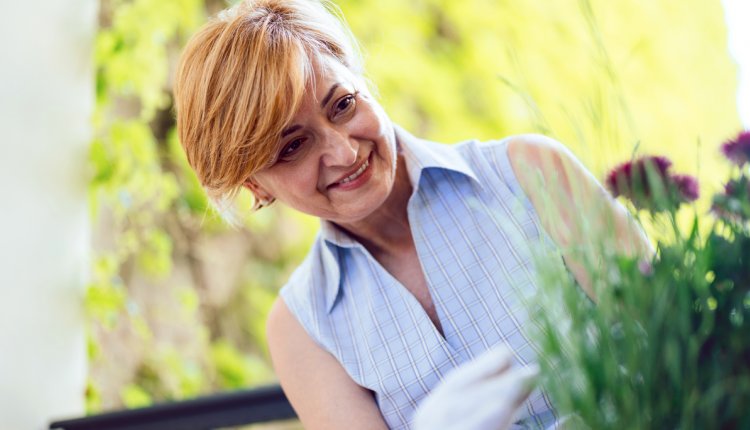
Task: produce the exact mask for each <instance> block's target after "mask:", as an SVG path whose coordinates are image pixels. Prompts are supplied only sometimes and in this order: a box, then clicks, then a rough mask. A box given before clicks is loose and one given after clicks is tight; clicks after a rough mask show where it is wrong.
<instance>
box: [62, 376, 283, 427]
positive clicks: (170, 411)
mask: <svg viewBox="0 0 750 430" xmlns="http://www.w3.org/2000/svg"><path fill="white" fill-rule="evenodd" d="M296 417H297V415H296V414H295V413H294V410H293V409H292V406H291V405H290V404H289V400H287V398H286V396H285V395H284V393H283V392H282V391H281V387H279V386H278V385H275V386H269V387H261V388H256V389H253V390H243V391H234V392H230V393H222V394H215V395H212V396H206V397H199V398H196V399H191V400H185V401H180V402H173V403H164V404H157V405H154V406H150V407H146V408H139V409H130V410H123V411H115V412H108V413H103V414H100V415H92V416H88V417H83V418H75V419H69V420H64V421H57V422H53V423H52V424H50V426H49V428H50V430H210V429H219V428H223V427H231V426H240V425H248V424H258V423H267V422H271V421H281V420H288V419H292V418H296Z"/></svg>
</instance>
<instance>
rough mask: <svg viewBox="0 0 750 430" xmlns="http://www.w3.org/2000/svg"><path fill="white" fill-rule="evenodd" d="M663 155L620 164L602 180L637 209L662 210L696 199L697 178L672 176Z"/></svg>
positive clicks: (667, 161) (669, 165)
mask: <svg viewBox="0 0 750 430" xmlns="http://www.w3.org/2000/svg"><path fill="white" fill-rule="evenodd" d="M671 166H672V162H671V161H670V160H669V159H668V158H666V157H660V156H647V157H641V158H638V159H635V160H633V161H630V162H627V163H623V164H621V165H619V166H617V167H616V168H615V169H613V170H612V171H611V172H610V174H609V175H608V176H607V179H606V181H605V184H606V187H607V189H609V190H610V192H611V193H612V194H613V195H614V196H615V197H618V196H623V197H626V198H627V199H629V200H630V201H631V202H633V205H635V207H636V208H638V209H647V210H651V211H663V210H671V209H675V208H677V206H679V205H680V203H682V202H691V201H694V200H696V199H697V198H698V195H699V188H698V181H696V180H695V178H694V177H692V176H688V175H672V174H671V173H670V172H669V170H670V168H671Z"/></svg>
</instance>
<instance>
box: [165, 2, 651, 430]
mask: <svg viewBox="0 0 750 430" xmlns="http://www.w3.org/2000/svg"><path fill="white" fill-rule="evenodd" d="M332 10H333V9H332V7H331V6H330V5H322V4H320V3H318V2H317V1H305V0H248V1H245V2H242V3H240V4H239V5H237V6H235V7H234V8H232V9H230V10H228V11H226V12H224V13H222V14H221V15H220V16H219V17H218V18H217V19H214V20H213V21H211V22H209V23H208V24H206V25H205V26H204V27H203V29H202V30H201V31H199V32H198V33H197V34H196V35H195V36H194V37H193V38H192V39H191V41H190V43H189V44H188V46H187V48H186V49H185V52H184V53H183V56H182V60H181V63H180V66H179V69H178V73H177V79H176V84H175V100H176V109H177V125H178V132H179V136H180V140H181V142H182V145H183V147H184V149H185V152H186V154H187V157H188V161H189V162H190V165H191V166H192V167H193V169H194V170H195V172H196V174H197V176H198V178H199V179H200V181H201V183H202V184H203V186H204V187H205V188H206V190H207V192H208V193H209V195H210V196H211V197H212V198H213V199H214V200H215V201H217V202H224V201H227V200H228V199H231V197H232V196H233V195H234V193H236V192H237V191H238V190H239V189H240V188H242V187H245V188H247V189H249V190H250V191H251V192H252V193H253V195H254V196H255V200H256V204H255V208H256V209H260V208H262V207H264V206H267V205H269V204H271V203H272V202H273V201H274V200H278V201H280V202H282V203H284V204H286V205H288V206H290V207H292V208H294V209H297V210H299V211H302V212H304V213H307V214H311V215H314V216H317V217H319V218H320V219H321V232H320V235H319V237H318V239H317V240H316V242H315V244H314V245H313V247H312V249H311V251H310V253H309V255H308V256H307V258H306V259H305V261H304V262H303V263H302V265H301V266H300V267H299V268H298V269H297V270H296V271H295V273H294V274H293V275H292V277H291V279H290V280H289V282H288V284H287V285H285V286H284V287H283V288H282V290H281V297H280V298H279V299H278V300H277V301H276V303H275V304H274V306H273V308H272V310H271V313H270V316H269V320H268V328H267V331H268V339H269V346H270V351H271V356H272V360H273V364H274V367H275V369H276V372H277V374H278V377H279V379H280V382H281V385H282V387H283V388H284V390H285V392H286V394H287V396H288V397H289V399H290V401H291V403H292V405H293V406H294V408H295V410H296V411H297V413H298V415H299V416H300V419H301V420H302V422H303V424H305V426H306V428H321V429H351V428H358V429H359V428H372V429H378V428H386V427H390V428H407V427H408V426H409V425H410V422H411V419H412V415H413V412H414V410H415V408H416V407H417V405H418V404H419V403H420V402H421V401H422V400H423V399H424V398H425V397H426V395H427V394H428V393H429V392H430V391H431V390H432V389H433V388H434V387H435V386H436V385H437V384H438V382H440V380H441V379H443V376H444V375H445V373H447V372H448V371H449V370H451V369H453V368H455V367H457V366H459V365H460V364H462V363H464V362H467V361H470V360H471V359H472V358H473V357H475V356H477V355H479V354H481V353H483V352H484V351H487V350H489V349H491V348H492V347H493V346H495V345H505V346H506V347H507V348H509V350H510V351H512V353H513V360H514V362H516V363H517V364H518V365H520V366H525V365H528V364H530V363H533V362H534V358H535V351H534V349H535V347H534V345H533V344H531V343H530V342H529V341H528V339H526V337H525V335H524V334H523V332H522V328H523V326H524V325H525V324H526V323H527V322H528V321H529V319H528V315H526V312H525V310H524V307H523V305H522V301H523V298H524V297H526V296H528V295H529V294H533V292H534V291H535V289H534V288H535V287H534V274H533V265H532V258H533V255H532V252H531V251H530V250H529V249H528V246H526V244H527V242H533V241H540V240H545V239H548V238H549V239H551V243H554V244H555V245H556V246H558V247H559V248H560V249H561V250H563V251H564V250H567V249H579V248H582V247H583V248H585V245H586V243H585V242H584V241H585V239H586V237H587V236H589V235H590V232H586V234H584V231H582V229H583V228H584V227H583V226H586V228H593V229H595V230H596V229H605V228H609V227H610V226H611V225H610V224H608V223H605V222H603V221H601V222H600V221H598V220H605V219H606V220H613V222H614V223H615V224H614V231H616V232H617V235H616V236H617V239H618V241H617V244H616V246H617V247H618V248H619V250H620V251H621V252H628V253H632V252H638V250H643V249H647V248H648V244H647V242H646V241H645V239H644V237H643V235H642V234H641V233H640V231H639V230H638V228H637V227H636V226H634V225H633V224H632V223H631V222H630V221H629V219H628V217H627V215H626V213H625V212H624V210H623V209H622V208H621V207H619V206H618V205H617V204H616V203H615V202H614V201H612V200H611V199H609V198H608V197H607V195H606V193H604V192H603V190H602V188H601V187H600V186H599V184H598V183H597V182H596V181H595V180H594V178H593V177H592V176H591V175H590V174H589V173H588V172H586V170H585V169H584V168H583V167H582V166H581V165H580V163H578V162H577V161H576V160H575V159H574V158H573V157H572V155H571V154H570V153H569V152H568V151H567V150H566V149H565V148H564V147H563V146H562V145H560V144H559V143H557V142H555V141H553V140H551V139H548V138H545V137H542V136H531V135H529V136H517V137H512V138H508V139H505V140H502V141H496V142H489V143H478V142H476V141H469V142H464V143H462V144H459V145H455V146H447V145H439V144H435V143H432V142H427V141H424V140H420V139H417V138H415V137H413V136H411V135H410V134H409V133H407V132H406V131H404V130H402V129H400V128H398V127H397V126H395V125H393V123H392V122H391V121H390V119H389V118H388V116H387V115H386V114H385V112H384V111H383V109H382V108H381V107H380V105H379V104H378V103H377V101H376V100H375V99H374V98H373V96H372V94H371V93H370V91H369V90H368V87H367V85H366V82H365V79H364V78H363V75H362V71H361V67H360V63H359V57H358V55H357V49H356V44H355V43H354V42H353V40H352V38H351V37H350V34H349V31H348V29H347V28H346V26H345V25H344V24H342V22H341V21H340V20H339V19H337V17H336V16H335V15H334V13H333V12H331V11H332ZM540 180H541V181H543V182H544V183H546V184H548V186H551V185H555V184H557V185H559V186H560V188H559V190H560V191H559V192H553V193H551V195H552V198H551V200H548V199H547V198H545V195H546V194H543V192H542V191H544V190H543V188H542V187H540V186H539V181H540ZM571 202H572V204H571ZM543 207H545V210H544V211H542V208H543ZM550 207H551V208H552V210H549V208H550ZM540 213H541V214H547V215H548V216H544V217H543V218H541V219H540V218H539V216H538V214H540ZM591 220H597V221H595V222H590V221H591ZM585 221H589V222H585ZM592 224H593V225H592ZM540 226H541V227H540ZM548 242H549V241H548ZM563 255H564V258H565V263H566V264H567V266H568V268H569V269H570V270H571V272H572V273H573V274H574V275H575V276H576V278H577V280H578V281H579V283H580V284H581V285H582V286H583V287H584V288H587V286H588V281H587V280H586V279H585V275H584V271H583V270H582V267H583V265H582V264H583V261H584V259H585V258H586V255H585V253H584V254H581V253H572V252H564V253H563ZM589 292H590V291H589ZM518 414H519V415H518V417H519V423H520V424H524V425H526V424H528V425H544V426H547V425H552V424H554V422H555V416H554V413H553V412H552V409H551V406H550V404H549V401H548V399H547V398H546V397H545V396H544V395H543V393H540V392H536V393H534V394H532V395H531V396H530V397H529V398H528V400H527V401H526V402H525V403H524V405H523V406H522V408H521V410H520V411H519V412H518Z"/></svg>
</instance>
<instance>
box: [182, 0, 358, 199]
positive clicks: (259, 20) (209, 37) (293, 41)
mask: <svg viewBox="0 0 750 430" xmlns="http://www.w3.org/2000/svg"><path fill="white" fill-rule="evenodd" d="M323 56H330V57H333V58H335V59H336V60H338V61H340V62H341V63H342V64H343V65H344V66H346V67H348V68H349V69H350V70H352V71H353V72H355V73H357V74H361V72H362V69H361V57H360V54H359V49H358V46H357V44H356V42H355V40H354V38H353V37H352V36H351V32H350V31H349V29H348V27H347V26H346V24H345V23H344V21H343V19H342V18H341V13H340V11H339V10H338V9H337V8H336V7H335V6H334V5H333V4H331V3H329V2H327V1H326V0H244V1H241V2H240V3H239V4H237V5H235V6H233V7H231V8H230V9H227V10H225V11H223V12H221V13H220V14H219V15H217V17H216V18H213V19H212V20H210V21H209V22H208V23H206V24H205V25H204V26H203V27H202V28H201V29H200V30H199V31H198V32H197V33H196V34H195V35H194V36H193V37H192V38H191V39H190V41H189V42H188V44H187V46H186V48H185V50H184V51H183V53H182V57H181V59H180V62H179V65H178V68H177V74H176V78H175V84H174V98H175V108H176V111H177V132H178V135H179V138H180V142H181V144H182V147H183V148H184V150H185V153H186V155H187V159H188V162H189V164H190V166H191V167H192V168H193V170H195V173H196V174H197V176H198V179H199V180H200V182H201V184H202V185H203V187H204V189H205V190H206V192H207V194H208V196H209V198H210V199H211V200H212V201H213V202H214V203H215V204H217V203H218V204H220V202H225V201H231V200H232V198H233V197H234V196H235V195H236V193H237V191H238V190H239V189H240V188H241V187H242V185H243V184H244V183H245V181H247V179H248V178H250V177H251V176H252V175H253V174H254V173H255V172H257V171H258V170H259V169H261V168H263V167H264V166H267V165H268V164H269V163H270V162H271V161H272V160H273V159H274V157H275V148H276V142H277V141H278V139H279V137H280V136H281V131H282V130H283V129H284V128H285V127H286V126H288V125H289V123H290V122H291V120H292V118H293V116H294V114H295V112H296V111H297V109H298V108H299V106H300V104H301V101H302V98H303V96H304V93H305V89H306V87H307V85H308V84H309V82H310V80H311V79H312V76H313V66H314V64H316V63H318V62H320V61H321V60H322V57H323Z"/></svg>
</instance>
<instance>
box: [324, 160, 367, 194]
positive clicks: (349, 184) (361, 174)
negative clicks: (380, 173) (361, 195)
mask: <svg viewBox="0 0 750 430" xmlns="http://www.w3.org/2000/svg"><path fill="white" fill-rule="evenodd" d="M369 167H370V157H367V158H366V159H365V161H364V162H363V163H362V164H361V165H360V166H359V167H358V168H357V170H355V171H354V172H353V173H351V174H349V175H348V176H346V177H344V178H343V179H339V180H338V181H337V182H334V183H333V184H331V185H329V187H328V188H340V189H352V188H357V187H358V186H359V185H360V184H361V183H364V182H365V181H366V180H367V178H368V177H369V176H370V175H369Z"/></svg>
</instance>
